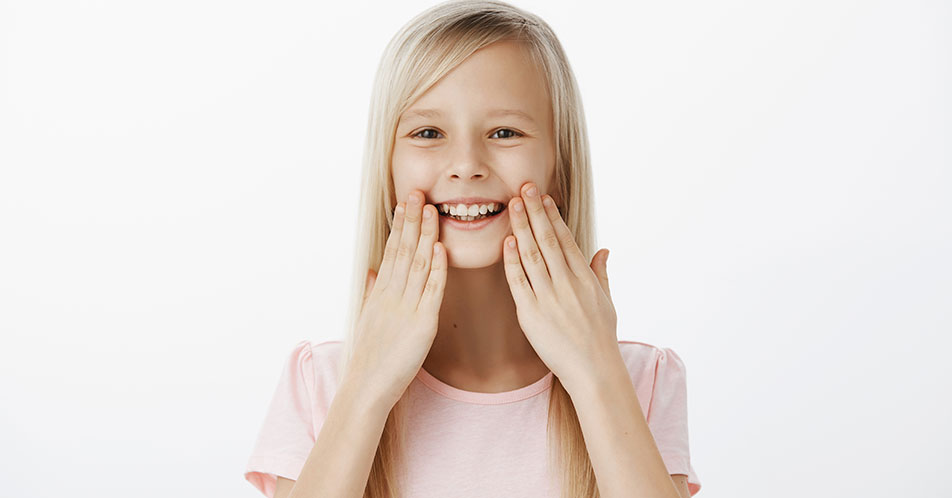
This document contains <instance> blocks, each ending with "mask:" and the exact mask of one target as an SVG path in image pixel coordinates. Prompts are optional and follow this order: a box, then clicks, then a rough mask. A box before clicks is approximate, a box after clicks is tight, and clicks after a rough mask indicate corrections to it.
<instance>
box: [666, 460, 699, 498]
mask: <svg viewBox="0 0 952 498" xmlns="http://www.w3.org/2000/svg"><path fill="white" fill-rule="evenodd" d="M661 460H663V461H664V466H665V467H666V468H667V469H668V474H684V475H686V476H687V481H688V491H690V492H691V496H694V495H695V494H697V492H698V491H700V490H701V481H700V480H699V479H698V478H697V475H696V474H695V473H694V469H693V468H692V467H691V460H690V459H689V458H688V457H685V456H682V455H673V454H666V453H662V454H661Z"/></svg>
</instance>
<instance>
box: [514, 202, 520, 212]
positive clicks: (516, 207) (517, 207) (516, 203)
mask: <svg viewBox="0 0 952 498" xmlns="http://www.w3.org/2000/svg"><path fill="white" fill-rule="evenodd" d="M512 208H513V209H515V210H516V211H522V201H516V202H515V204H513V205H512Z"/></svg>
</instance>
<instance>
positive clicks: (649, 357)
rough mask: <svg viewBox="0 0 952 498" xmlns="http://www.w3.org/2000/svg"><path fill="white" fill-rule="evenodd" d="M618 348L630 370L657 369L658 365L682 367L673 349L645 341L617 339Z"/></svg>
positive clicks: (681, 362) (682, 364)
mask: <svg viewBox="0 0 952 498" xmlns="http://www.w3.org/2000/svg"><path fill="white" fill-rule="evenodd" d="M618 350H619V351H620V352H621V357H622V359H623V360H624V361H625V365H626V366H627V367H628V369H629V370H630V371H632V372H633V373H634V372H642V371H646V370H651V371H657V369H658V368H659V367H668V366H674V367H678V368H683V367H684V362H683V361H682V360H681V357H680V356H678V354H677V353H675V352H674V350H673V349H671V348H667V347H659V346H655V345H654V344H648V343H647V342H640V341H629V340H624V341H623V340H619V341H618Z"/></svg>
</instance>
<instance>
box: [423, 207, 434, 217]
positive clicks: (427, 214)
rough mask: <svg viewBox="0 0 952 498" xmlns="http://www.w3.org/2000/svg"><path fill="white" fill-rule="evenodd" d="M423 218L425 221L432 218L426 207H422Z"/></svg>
mask: <svg viewBox="0 0 952 498" xmlns="http://www.w3.org/2000/svg"><path fill="white" fill-rule="evenodd" d="M423 217H424V218H426V219H430V218H432V217H433V213H431V212H430V210H429V209H427V208H426V206H423Z"/></svg>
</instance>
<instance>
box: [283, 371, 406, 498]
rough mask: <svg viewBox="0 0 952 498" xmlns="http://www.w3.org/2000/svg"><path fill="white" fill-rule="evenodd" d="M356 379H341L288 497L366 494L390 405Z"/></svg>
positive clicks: (308, 497)
mask: <svg viewBox="0 0 952 498" xmlns="http://www.w3.org/2000/svg"><path fill="white" fill-rule="evenodd" d="M364 393H366V390H365V389H361V385H360V383H358V382H354V381H353V380H348V379H346V378H345V380H344V381H343V382H342V383H341V385H340V387H339V389H338V391H337V394H336V395H335V396H334V400H333V401H332V402H331V406H330V408H329V409H328V412H327V418H326V419H325V420H324V425H323V426H322V427H321V432H320V434H319V435H318V437H317V441H316V442H315V443H314V447H313V448H312V449H311V453H310V454H309V455H308V457H307V460H306V461H305V462H304V468H303V469H301V474H300V476H298V479H297V481H296V482H295V484H294V488H293V489H292V490H291V493H290V495H288V498H317V497H323V496H334V497H349V498H360V497H362V496H363V495H364V488H366V486H367V479H368V478H369V477H370V469H371V466H372V465H373V461H374V456H375V455H376V452H377V445H378V444H379V442H380V436H381V434H382V433H383V427H384V424H385V423H386V421H387V416H388V415H389V412H390V408H391V407H392V406H386V403H384V402H382V401H380V400H379V399H378V398H374V397H370V396H369V395H366V394H364Z"/></svg>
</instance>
